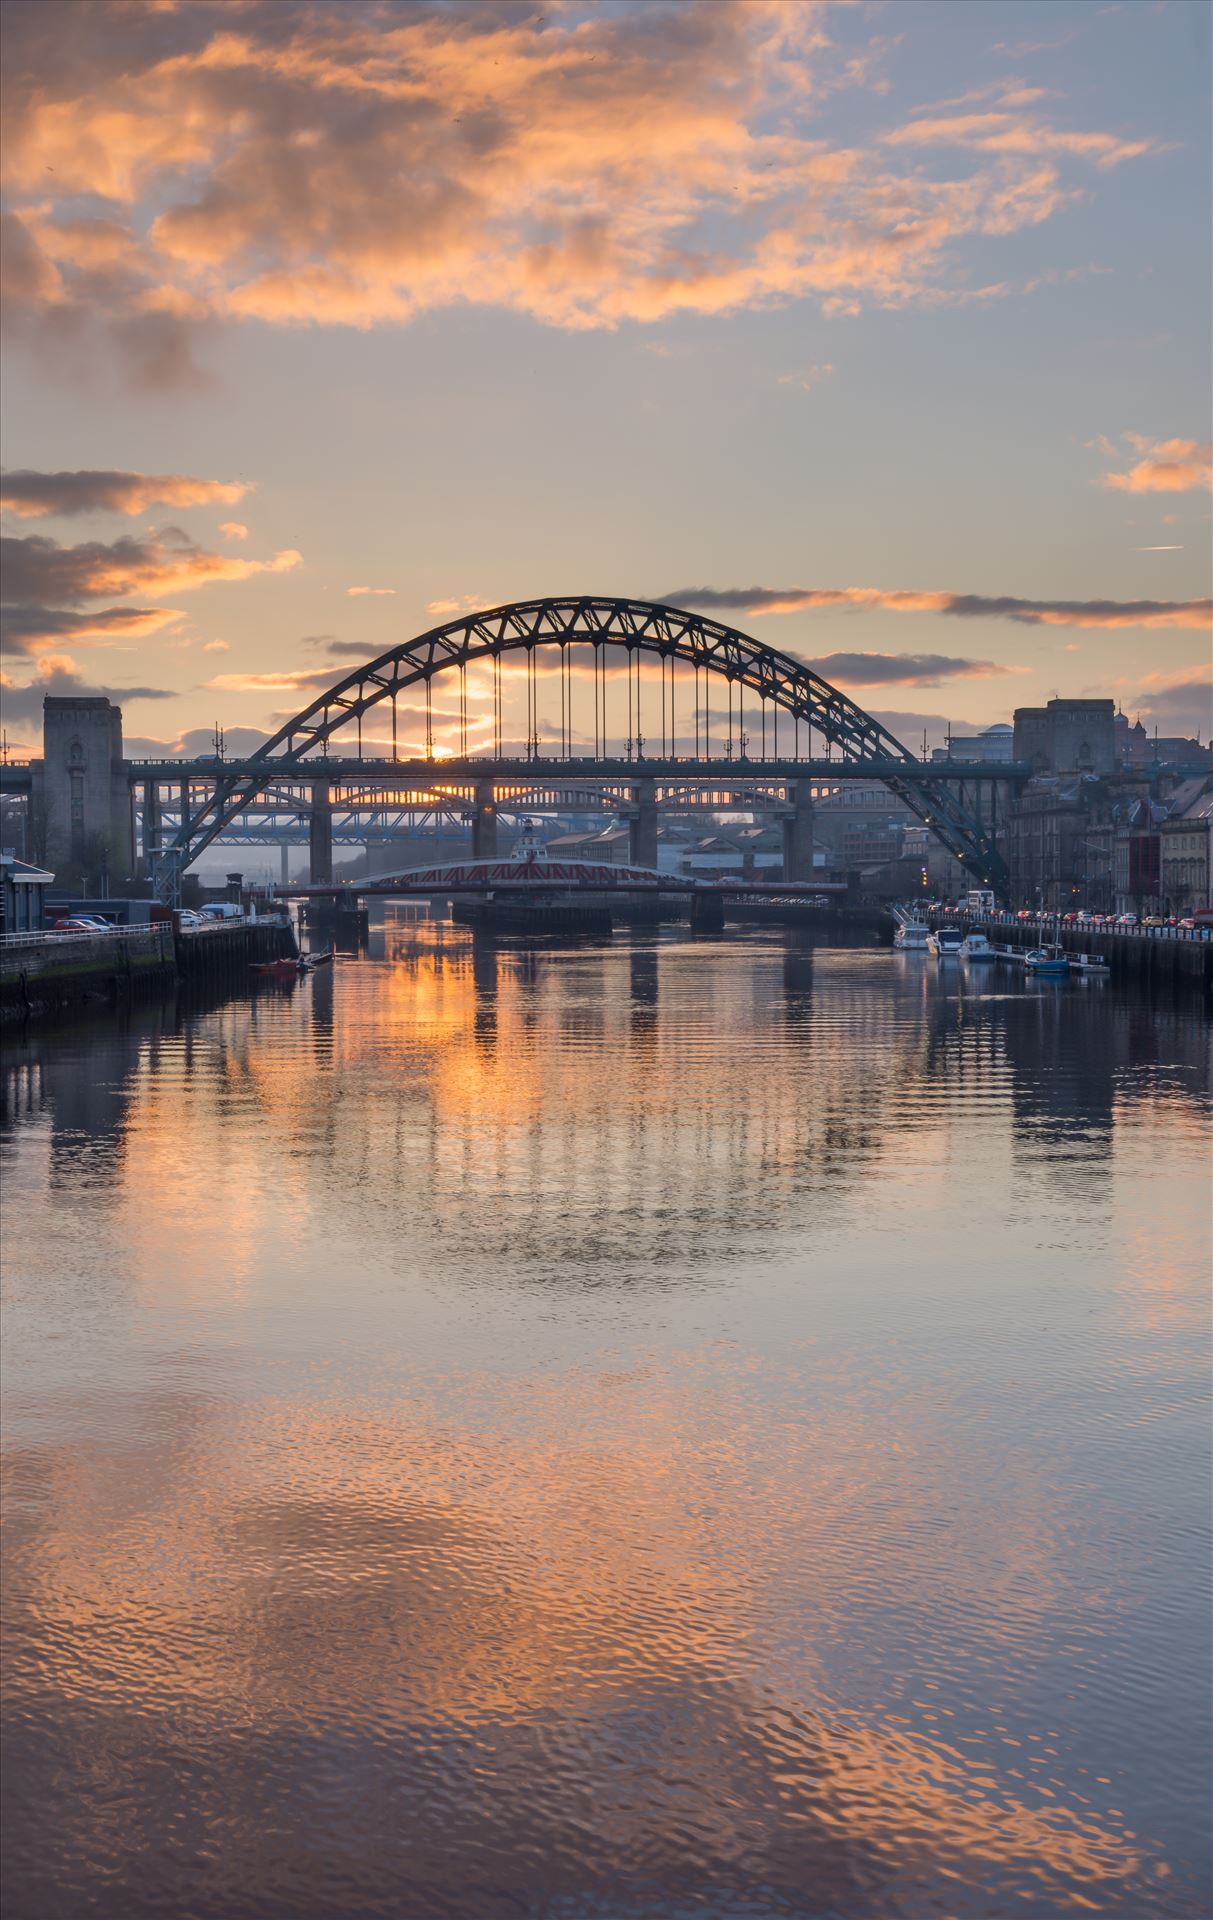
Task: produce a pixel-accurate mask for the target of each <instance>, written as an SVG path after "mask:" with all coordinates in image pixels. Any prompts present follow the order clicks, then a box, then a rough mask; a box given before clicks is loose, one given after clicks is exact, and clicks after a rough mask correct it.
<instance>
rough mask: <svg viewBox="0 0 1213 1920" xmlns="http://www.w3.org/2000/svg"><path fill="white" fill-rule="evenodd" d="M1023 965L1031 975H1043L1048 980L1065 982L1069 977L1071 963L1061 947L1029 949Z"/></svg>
mask: <svg viewBox="0 0 1213 1920" xmlns="http://www.w3.org/2000/svg"><path fill="white" fill-rule="evenodd" d="M1023 963H1024V966H1025V967H1026V968H1027V970H1028V972H1029V973H1038V974H1041V975H1043V976H1044V977H1045V978H1046V979H1050V980H1054V979H1056V980H1064V979H1067V978H1068V977H1069V972H1070V962H1069V960H1068V959H1067V958H1066V955H1065V954H1064V953H1063V952H1062V950H1061V948H1060V947H1029V948H1028V951H1027V952H1026V953H1025V954H1024V957H1023Z"/></svg>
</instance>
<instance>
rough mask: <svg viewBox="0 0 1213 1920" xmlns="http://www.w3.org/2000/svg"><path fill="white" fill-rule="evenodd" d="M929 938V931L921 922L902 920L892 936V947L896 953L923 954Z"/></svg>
mask: <svg viewBox="0 0 1213 1920" xmlns="http://www.w3.org/2000/svg"><path fill="white" fill-rule="evenodd" d="M929 938H930V929H929V928H928V927H926V926H924V925H923V923H922V921H921V920H903V921H902V922H901V923H900V925H899V926H898V929H897V932H896V933H895V934H894V935H893V946H894V948H895V949H896V951H897V952H898V953H925V952H926V951H927V942H928V940H929Z"/></svg>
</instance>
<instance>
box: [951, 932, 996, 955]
mask: <svg viewBox="0 0 1213 1920" xmlns="http://www.w3.org/2000/svg"><path fill="white" fill-rule="evenodd" d="M960 957H961V959H962V960H997V958H998V955H997V954H996V953H995V951H994V949H993V947H992V946H991V945H990V943H989V941H988V940H987V939H986V936H985V934H984V933H966V935H965V937H964V939H963V940H962V941H961V943H960Z"/></svg>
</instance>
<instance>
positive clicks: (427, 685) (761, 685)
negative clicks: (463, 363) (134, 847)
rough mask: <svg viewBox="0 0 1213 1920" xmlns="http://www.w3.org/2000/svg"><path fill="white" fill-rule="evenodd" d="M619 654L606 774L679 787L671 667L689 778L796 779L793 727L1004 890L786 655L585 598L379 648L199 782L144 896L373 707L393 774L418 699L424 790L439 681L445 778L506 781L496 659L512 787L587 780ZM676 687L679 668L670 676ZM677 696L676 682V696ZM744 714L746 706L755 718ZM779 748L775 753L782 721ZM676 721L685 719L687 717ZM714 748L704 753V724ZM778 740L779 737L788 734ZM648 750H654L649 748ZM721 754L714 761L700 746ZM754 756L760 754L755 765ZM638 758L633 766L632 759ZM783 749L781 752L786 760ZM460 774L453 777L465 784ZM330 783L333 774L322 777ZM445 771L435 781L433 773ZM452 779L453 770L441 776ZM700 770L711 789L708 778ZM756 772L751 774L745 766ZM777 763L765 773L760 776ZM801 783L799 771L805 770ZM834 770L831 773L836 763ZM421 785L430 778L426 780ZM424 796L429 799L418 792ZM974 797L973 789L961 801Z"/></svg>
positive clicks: (691, 621) (325, 755) (320, 757)
mask: <svg viewBox="0 0 1213 1920" xmlns="http://www.w3.org/2000/svg"><path fill="white" fill-rule="evenodd" d="M540 648H556V649H557V650H558V661H559V681H560V712H561V721H560V729H559V736H560V737H559V753H558V754H557V753H556V749H555V742H551V743H548V744H549V751H550V752H551V753H552V756H553V757H552V758H545V757H544V756H543V755H542V754H541V751H540V740H539V722H538V705H537V695H536V691H535V678H534V672H533V663H534V656H535V653H536V650H537V649H540ZM576 648H581V649H587V648H588V649H590V650H591V654H592V661H591V666H592V675H591V677H592V686H593V710H594V752H593V755H592V756H590V755H588V754H586V753H585V752H584V751H583V752H581V753H577V752H576V750H575V749H576V742H575V740H574V736H573V725H572V705H573V700H572V670H571V655H572V650H573V649H576ZM620 652H622V654H623V656H624V663H625V669H626V671H625V678H626V684H627V722H628V726H627V752H626V766H624V767H621V768H620V769H619V773H620V777H621V778H622V779H625V780H632V781H635V780H636V779H637V778H638V777H641V776H655V775H656V774H657V773H658V772H659V770H660V771H664V772H665V773H666V774H667V776H668V777H670V778H674V779H677V778H679V777H681V778H683V779H685V778H687V777H688V769H687V764H686V763H685V762H684V763H683V764H682V766H679V765H678V763H677V760H676V758H675V755H674V753H673V747H674V744H675V740H676V737H677V727H676V721H677V714H676V711H675V703H676V694H677V686H676V681H675V671H674V670H675V667H676V666H677V665H678V664H679V663H681V664H682V665H683V667H684V670H685V669H689V670H690V674H691V676H692V677H693V689H692V691H693V723H692V724H693V730H694V739H695V755H694V760H695V763H696V768H695V771H696V774H697V775H698V776H699V777H700V778H702V777H704V776H702V775H701V774H700V764H701V763H702V762H705V761H710V762H713V764H714V767H715V770H716V772H717V773H718V774H720V773H723V772H724V771H725V769H726V768H728V767H730V766H731V767H732V768H733V771H734V772H736V771H737V763H738V762H740V763H741V765H743V766H747V767H750V768H752V767H753V763H754V760H755V758H756V757H757V756H756V754H754V753H751V747H754V748H756V749H759V752H760V755H761V759H762V761H763V762H764V763H765V762H767V761H768V758H769V761H770V762H772V763H775V764H777V765H778V766H779V769H780V771H782V770H783V768H784V766H785V765H786V766H787V767H788V769H789V774H788V777H791V778H796V777H797V776H798V775H799V774H800V772H801V765H800V762H801V729H802V728H803V729H805V734H806V738H807V747H808V758H809V759H810V760H812V758H813V754H814V745H815V741H814V736H819V738H820V740H821V741H822V742H823V743H824V744H825V747H826V751H827V753H830V752H832V751H833V750H837V751H838V752H839V754H840V756H841V761H842V763H844V764H845V766H846V769H847V771H848V772H853V771H854V770H855V769H857V768H863V769H865V770H870V773H871V777H872V778H874V779H879V780H881V781H882V782H883V784H884V785H885V786H886V787H887V788H888V789H889V790H890V791H891V792H892V793H893V794H895V795H896V796H897V798H898V799H900V800H902V801H903V802H904V804H905V805H906V806H907V807H908V808H909V809H910V810H911V812H913V813H914V814H916V815H917V816H918V818H919V819H921V820H922V821H923V822H924V823H925V824H926V825H927V826H928V827H930V828H931V830H932V832H933V833H934V834H935V835H936V836H937V837H938V839H939V840H940V841H941V842H942V843H943V845H944V846H946V847H947V848H948V849H949V851H950V852H951V853H953V854H954V855H955V856H956V858H957V859H958V860H960V861H961V862H963V864H964V865H965V866H966V867H967V868H968V869H969V871H970V872H972V873H973V874H975V875H976V876H977V877H978V878H980V879H981V880H982V881H984V882H985V883H986V884H988V885H993V886H995V887H998V888H1001V887H1002V886H1003V885H1005V878H1006V876H1005V868H1004V866H1003V862H1002V860H1001V857H1000V855H999V853H998V850H997V846H996V844H995V835H994V829H993V822H992V820H987V819H983V817H982V813H981V808H980V802H979V801H977V802H976V803H975V802H974V800H973V799H971V798H969V797H967V796H966V793H965V791H964V789H963V788H961V789H960V790H959V791H958V789H957V786H956V784H955V783H954V781H953V780H952V779H950V778H949V777H948V776H947V775H945V774H944V773H942V772H941V771H940V770H939V769H938V768H936V767H934V766H929V765H924V763H923V762H922V761H920V760H918V759H916V758H915V756H914V755H913V754H912V753H911V752H910V751H909V749H908V748H907V747H905V746H903V745H902V743H901V742H900V741H899V740H898V739H896V738H895V736H894V735H893V734H891V733H890V732H889V731H888V729H887V728H885V727H883V726H882V725H881V724H880V722H879V721H877V720H875V719H874V718H873V717H872V716H871V715H870V714H868V713H865V712H864V710H863V709H862V708H861V707H859V706H858V705H857V704H856V703H855V702H854V701H853V700H851V699H849V698H848V696H847V695H846V694H844V693H841V692H840V691H839V690H838V689H837V688H836V687H832V686H831V685H830V684H829V683H828V682H827V681H825V680H823V679H821V678H820V676H819V675H817V674H815V673H814V672H813V671H812V669H811V668H809V667H807V666H805V665H804V663H803V662H802V661H800V660H797V659H795V658H793V656H792V655H790V654H786V653H780V652H778V651H777V650H775V649H774V648H771V647H767V646H765V645H762V644H761V643H760V642H758V641H756V640H753V639H751V638H750V637H749V635H747V634H744V633H741V632H739V631H738V630H737V629H736V628H732V627H726V626H722V625H721V624H720V623H719V622H717V621H714V620H708V619H705V618H704V617H702V616H701V615H699V614H695V613H689V612H686V611H684V610H683V609H681V608H677V607H668V606H662V605H659V604H657V603H655V602H650V601H640V600H628V599H617V598H613V597H606V596H598V595H581V596H573V597H570V598H553V599H539V600H527V601H518V602H515V603H512V604H510V605H507V606H501V607H494V608H489V609H486V610H485V611H483V612H480V613H473V614H469V615H467V616H465V617H463V618H460V619H456V620H452V621H449V622H447V623H446V624H445V625H443V626H439V627H434V628H431V629H430V631H429V632H428V633H423V634H419V635H418V636H417V637H416V638H414V639H412V640H407V641H404V642H403V643H402V644H401V645H399V646H397V647H393V648H390V649H389V650H388V651H387V652H386V653H382V654H380V655H379V656H378V657H377V658H376V659H374V660H371V661H368V662H367V663H366V664H365V665H364V666H361V667H358V668H356V669H354V671H352V672H351V673H348V674H346V675H345V676H344V678H342V679H340V680H337V681H336V682H334V684H333V685H332V686H331V687H329V688H328V689H326V691H325V692H323V693H322V694H320V695H318V696H317V698H316V699H315V700H313V701H312V703H311V704H310V706H308V707H305V708H304V709H303V710H302V711H301V712H300V713H298V714H296V715H295V716H294V717H293V718H292V719H291V720H289V721H287V723H286V725H285V726H283V727H281V728H280V729H279V731H278V732H277V733H276V734H275V735H274V736H273V737H272V738H271V739H270V740H268V741H267V742H266V743H265V745H264V746H263V747H261V748H260V749H259V750H258V752H257V753H256V754H253V755H251V756H250V757H249V758H248V759H247V760H244V761H242V762H240V763H239V764H238V765H232V766H219V767H216V768H215V769H214V770H213V772H211V774H210V779H209V783H208V791H206V792H205V794H204V795H203V796H202V797H201V799H200V800H196V798H195V797H194V796H193V793H192V789H190V788H189V787H188V786H187V788H186V797H187V801H188V804H187V805H186V806H185V807H184V809H183V817H182V818H181V819H180V822H179V825H178V830H177V833H176V836H175V837H174V839H173V840H172V842H171V843H170V844H169V845H168V846H167V847H164V848H163V849H162V851H161V852H160V853H159V854H158V855H157V859H156V873H155V878H156V885H157V891H158V892H159V893H160V895H161V897H162V898H165V899H175V898H177V897H178V895H179V890H180V878H181V874H182V873H183V871H184V870H185V868H186V867H188V866H189V865H191V864H192V862H193V861H195V860H196V859H197V858H198V856H199V855H200V854H201V853H202V852H203V851H204V850H205V849H206V848H207V847H208V846H209V845H210V844H211V842H212V841H214V840H215V839H216V838H217V837H218V836H219V835H220V834H221V833H223V832H224V831H225V829H226V828H227V827H228V826H230V824H231V823H232V822H233V821H234V820H235V819H236V817H237V815H239V814H241V813H243V812H245V811H246V810H247V808H248V807H249V805H250V803H251V802H252V801H254V800H255V799H256V797H257V796H258V795H259V794H264V793H265V792H266V791H267V790H268V789H269V788H271V787H272V786H273V785H274V783H275V782H279V781H281V780H282V779H283V778H284V777H288V778H293V779H306V778H308V776H309V775H311V776H312V777H323V776H326V775H327V773H328V770H329V765H328V763H329V750H330V746H331V745H333V744H334V743H336V744H337V745H338V746H339V747H341V748H342V749H343V750H344V749H345V747H346V743H348V742H349V741H350V735H351V732H352V733H353V736H354V740H355V741H356V746H357V758H358V760H359V761H361V752H362V724H363V720H364V717H365V716H366V715H367V714H368V713H370V712H371V711H372V710H374V709H376V708H379V707H384V708H385V709H386V711H387V712H388V714H389V715H390V724H391V742H392V762H395V761H396V759H397V713H396V703H397V700H398V698H399V696H400V695H401V694H402V693H405V692H407V691H409V690H410V689H413V688H417V687H420V688H421V689H422V690H423V693H424V699H425V712H426V747H427V765H428V766H429V767H430V768H431V769H432V770H433V777H434V778H435V782H436V784H437V781H438V780H439V779H441V784H442V785H445V784H446V781H445V779H444V778H442V776H439V775H438V768H439V766H440V765H441V762H439V761H437V760H436V759H434V758H432V757H431V756H432V755H433V750H434V739H433V721H432V711H433V710H432V687H433V682H434V681H435V680H436V679H438V678H440V677H443V676H447V677H450V678H451V679H452V681H453V682H454V683H455V686H456V688H457V695H458V700H459V707H458V713H459V716H460V746H461V752H460V755H459V756H458V758H459V762H460V765H459V773H460V774H462V775H464V777H465V778H467V777H468V776H471V777H472V778H473V780H474V779H476V778H477V777H478V778H481V779H485V778H488V779H494V778H497V779H500V780H501V781H502V782H503V783H508V781H509V779H510V775H511V771H512V766H513V764H516V762H513V763H512V762H510V761H505V760H504V759H503V751H502V750H503V748H504V747H505V745H506V740H505V737H504V731H503V706H502V685H501V663H502V661H503V659H505V658H506V657H507V656H509V655H511V654H515V653H522V654H524V655H525V656H526V660H527V665H528V673H527V743H526V765H525V767H524V768H523V769H522V772H523V774H524V777H526V776H529V781H530V783H534V782H535V781H536V778H537V774H538V766H537V764H536V763H537V762H542V765H543V770H544V777H545V778H546V779H548V780H554V779H556V778H558V777H559V772H561V771H563V772H565V773H566V774H569V775H575V774H576V772H577V771H578V770H581V769H584V771H585V773H586V774H587V776H588V777H589V778H591V779H593V780H594V781H595V784H597V783H598V782H599V781H601V780H602V779H603V778H606V777H609V773H610V770H611V764H612V763H616V762H617V756H614V755H612V754H611V753H610V752H609V751H608V742H607V724H606V722H607V685H608V676H609V669H610V667H611V666H612V665H613V663H614V662H617V661H618V659H619V655H620ZM646 655H649V656H654V657H655V658H656V659H657V661H658V663H659V676H658V680H659V686H658V691H657V708H658V712H657V714H656V716H654V712H653V706H652V695H653V690H652V688H651V685H650V686H649V693H650V733H649V737H648V738H647V739H646V736H645V733H644V718H643V710H642V700H643V695H644V691H645V681H646V680H647V679H648V676H643V677H642V675H641V671H640V667H641V661H642V658H643V656H646ZM481 661H485V662H487V663H489V666H490V669H491V674H492V736H493V748H494V753H493V756H492V758H486V759H485V760H484V761H482V762H479V763H478V766H473V765H471V764H469V762H470V756H469V755H468V754H467V743H468V699H467V678H466V676H467V671H468V668H469V667H471V666H474V665H476V663H478V662H481ZM684 679H685V671H684ZM713 680H715V681H723V682H724V684H725V688H726V691H727V721H725V722H724V723H723V738H720V735H721V731H722V722H721V717H720V715H719V714H716V713H714V711H713V710H712V708H711V707H710V706H709V704H708V702H707V701H706V700H705V699H704V697H703V690H704V686H705V685H707V684H709V683H710V682H712V681H713ZM686 692H687V688H686V687H685V685H684V688H683V693H684V700H685V695H686ZM747 696H748V698H749V701H750V715H749V718H750V730H749V731H747V725H746V699H747ZM755 703H756V706H755ZM781 716H782V718H783V726H784V736H783V747H782V751H781V743H780V719H781ZM685 718H686V716H685V712H684V715H683V719H684V721H685ZM714 722H715V731H716V735H717V741H716V742H715V743H714V742H713V737H712V735H713V723H714ZM789 728H790V732H791V738H790V739H789V738H788V733H789ZM658 740H660V743H661V751H660V754H657V753H656V752H654V751H653V749H654V748H655V747H656V745H657V741H658ZM714 744H718V745H719V746H720V748H721V749H722V751H721V753H720V755H719V757H718V758H717V757H715V756H714V754H713V746H714ZM768 744H769V746H770V749H771V751H770V754H769V756H768ZM646 747H648V749H649V752H648V753H647V754H646V752H645V749H646ZM789 748H790V749H791V751H790V752H789V751H788V749H789ZM465 769H466V772H465ZM334 771H335V770H334ZM446 771H447V770H446V769H445V768H444V769H443V773H444V774H445V773H446ZM449 771H450V773H451V775H454V774H455V768H454V767H451V768H450V770H449ZM710 771H711V770H709V777H710ZM755 771H756V770H755ZM774 771H775V767H774V765H772V767H771V772H772V773H774ZM806 771H807V769H806ZM838 771H839V772H842V766H841V765H840V766H839V767H838ZM426 784H427V786H428V785H429V782H428V781H427V783H426ZM430 790H431V791H434V788H433V787H431V788H430ZM975 792H976V793H978V794H979V793H980V787H978V788H976V789H975Z"/></svg>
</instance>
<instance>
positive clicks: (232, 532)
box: [219, 520, 248, 540]
mask: <svg viewBox="0 0 1213 1920" xmlns="http://www.w3.org/2000/svg"><path fill="white" fill-rule="evenodd" d="M219 531H220V533H221V534H222V535H223V537H224V539H225V540H247V539H248V528H247V527H246V526H245V525H244V522H243V521H242V520H221V521H220V522H219Z"/></svg>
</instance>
